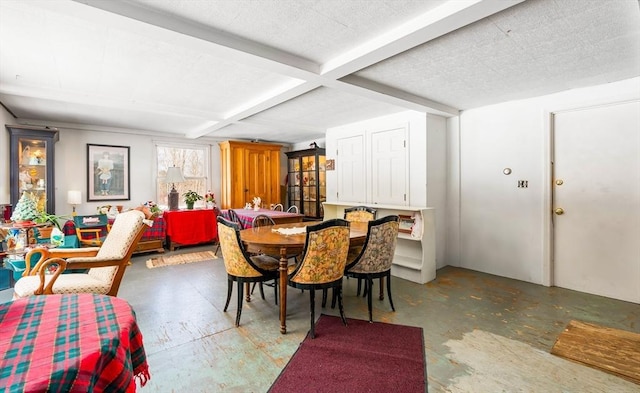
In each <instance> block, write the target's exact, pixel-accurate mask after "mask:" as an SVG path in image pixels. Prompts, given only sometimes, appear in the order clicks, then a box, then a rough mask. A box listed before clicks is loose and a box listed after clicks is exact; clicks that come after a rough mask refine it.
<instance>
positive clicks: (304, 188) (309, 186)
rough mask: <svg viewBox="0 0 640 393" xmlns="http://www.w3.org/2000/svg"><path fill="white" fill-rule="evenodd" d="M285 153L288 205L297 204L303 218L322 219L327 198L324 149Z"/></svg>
mask: <svg viewBox="0 0 640 393" xmlns="http://www.w3.org/2000/svg"><path fill="white" fill-rule="evenodd" d="M286 155H287V168H288V183H287V196H288V198H289V206H293V205H295V206H297V207H298V210H299V212H300V214H304V216H305V218H310V219H322V217H323V215H324V208H323V205H322V202H324V201H325V200H326V199H327V193H326V184H327V182H326V177H325V165H326V160H325V149H323V148H320V147H316V148H313V149H307V150H298V151H291V152H288V153H286Z"/></svg>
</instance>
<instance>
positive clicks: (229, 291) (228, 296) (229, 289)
mask: <svg viewBox="0 0 640 393" xmlns="http://www.w3.org/2000/svg"><path fill="white" fill-rule="evenodd" d="M232 290H233V280H231V279H230V278H228V279H227V302H226V303H225V304H224V311H227V307H229V300H231V291H232Z"/></svg>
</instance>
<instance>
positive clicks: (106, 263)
mask: <svg viewBox="0 0 640 393" xmlns="http://www.w3.org/2000/svg"><path fill="white" fill-rule="evenodd" d="M152 223H153V222H152V221H149V220H146V219H145V215H144V213H143V212H141V211H139V210H131V211H128V212H125V213H121V214H118V215H117V216H116V219H115V221H114V223H113V226H112V228H111V231H109V234H108V235H107V237H106V239H105V240H104V243H102V246H100V247H87V248H61V249H55V248H54V249H45V248H36V249H33V250H31V251H30V252H29V253H28V254H27V256H26V260H28V261H32V260H34V259H35V260H37V262H36V263H35V266H34V267H33V268H31V267H30V266H29V269H28V271H26V272H25V273H24V275H23V277H22V278H20V279H19V280H18V281H16V284H15V286H14V288H13V289H14V298H22V297H27V296H31V295H51V294H60V293H96V294H102V295H110V296H116V295H117V294H118V289H119V288H120V282H121V281H122V277H123V275H124V272H125V270H126V268H127V266H128V264H129V261H130V260H131V254H133V252H134V251H135V249H136V247H137V245H138V242H139V241H140V239H141V238H142V235H143V234H144V231H145V230H146V229H147V228H148V226H151V224H152ZM72 269H74V270H75V269H79V270H81V271H82V269H88V270H87V271H86V272H84V273H67V274H62V273H65V272H67V271H71V270H72Z"/></svg>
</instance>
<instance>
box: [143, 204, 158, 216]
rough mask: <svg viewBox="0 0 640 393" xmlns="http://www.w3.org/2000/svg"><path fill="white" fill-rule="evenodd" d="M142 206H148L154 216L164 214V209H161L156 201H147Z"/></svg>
mask: <svg viewBox="0 0 640 393" xmlns="http://www.w3.org/2000/svg"><path fill="white" fill-rule="evenodd" d="M142 206H144V207H146V208H148V209H149V212H150V213H151V215H152V216H153V217H158V216H159V215H161V214H162V209H160V207H159V206H158V204H157V203H155V202H154V201H146V202H145V203H143V204H142Z"/></svg>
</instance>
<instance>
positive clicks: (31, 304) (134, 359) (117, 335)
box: [0, 293, 150, 393]
mask: <svg viewBox="0 0 640 393" xmlns="http://www.w3.org/2000/svg"><path fill="white" fill-rule="evenodd" d="M0 359H1V360H0V391H6V392H25V393H30V392H34V393H35V392H95V393H99V392H135V391H136V386H137V385H136V381H138V383H140V385H141V386H144V384H145V383H146V381H147V380H149V378H150V375H149V369H148V365H147V360H146V355H145V351H144V346H143V342H142V334H141V333H140V330H139V329H138V325H137V322H136V316H135V312H134V311H133V309H132V308H131V306H130V305H129V303H128V302H127V301H125V300H124V299H120V298H116V297H113V296H106V295H97V294H90V293H81V294H64V295H43V296H30V297H26V298H22V299H18V300H14V301H10V302H7V303H2V304H0ZM5 389H6V390H5Z"/></svg>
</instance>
